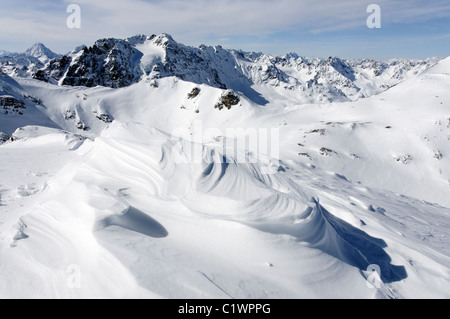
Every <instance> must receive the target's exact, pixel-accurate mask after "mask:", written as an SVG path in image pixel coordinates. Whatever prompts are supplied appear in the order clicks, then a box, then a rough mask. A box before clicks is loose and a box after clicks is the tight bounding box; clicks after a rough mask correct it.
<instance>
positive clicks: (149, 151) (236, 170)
mask: <svg viewBox="0 0 450 319" xmlns="http://www.w3.org/2000/svg"><path fill="white" fill-rule="evenodd" d="M28 142H29V143H30V141H28ZM189 143H191V142H188V141H185V140H180V139H179V138H173V137H171V136H169V135H167V134H165V133H163V132H161V131H159V130H156V129H146V128H144V127H143V126H142V125H140V124H119V123H113V124H112V125H111V126H110V127H109V128H108V129H107V130H106V131H105V132H104V133H103V134H102V135H101V136H100V137H98V138H97V139H95V141H90V140H86V141H85V143H84V145H82V146H81V147H80V148H79V149H78V150H77V152H78V154H79V156H78V158H77V159H76V160H75V161H73V162H72V163H71V164H69V165H67V166H65V167H64V168H63V169H62V170H61V171H60V172H59V173H58V174H57V175H56V176H55V177H54V178H53V179H51V180H50V181H48V182H47V186H46V189H45V191H43V192H42V194H41V195H40V197H39V200H38V201H39V205H36V207H37V208H36V209H35V210H33V211H31V212H29V213H27V214H25V215H24V216H22V217H21V218H20V223H21V225H25V226H23V227H22V230H21V232H22V233H23V234H26V236H22V237H20V236H19V237H17V234H16V237H15V238H16V239H15V240H14V242H13V244H14V245H12V246H14V248H9V249H6V250H5V249H3V251H2V260H3V262H2V263H3V264H4V265H5V264H6V267H5V268H6V269H12V268H13V267H15V269H14V274H15V276H14V281H9V282H7V286H8V289H5V288H4V289H3V290H0V294H1V295H2V296H6V295H11V294H12V295H13V296H14V295H15V294H19V291H16V290H15V289H14V288H15V287H23V286H25V285H26V281H29V280H31V281H32V282H33V283H35V285H36V286H31V287H29V289H28V291H27V292H26V293H25V296H38V295H39V296H45V297H55V296H58V297H74V296H87V297H103V296H112V297H123V296H126V297H131V296H147V297H149V296H150V297H155V296H158V295H159V296H163V297H177V296H181V295H183V296H184V297H205V296H207V297H223V292H224V291H226V292H227V294H228V295H229V296H233V297H243V296H245V297H262V296H266V297H269V296H272V297H286V296H287V297H298V296H308V297H312V296H325V297H332V296H339V297H370V296H374V293H375V292H376V291H373V290H370V289H368V288H367V287H366V284H365V275H364V271H365V270H366V269H367V267H368V265H369V264H371V263H375V264H378V265H380V266H381V268H382V274H383V275H382V279H383V280H384V282H385V283H389V282H395V281H399V280H402V279H405V278H406V277H407V273H406V271H405V268H404V267H403V266H395V265H393V264H392V262H391V259H390V257H389V255H388V254H387V253H386V252H385V250H384V248H386V247H387V245H386V243H385V242H384V241H383V240H381V239H377V238H374V237H371V236H369V235H368V234H366V233H365V232H364V231H362V230H360V229H358V228H355V227H354V226H352V225H350V224H349V223H347V222H344V221H343V220H341V219H339V218H337V217H335V216H333V215H332V214H331V213H329V212H328V211H327V210H326V209H325V208H324V207H323V206H321V205H320V204H319V202H318V200H317V199H315V198H317V197H316V194H314V192H313V191H311V189H308V187H305V188H303V186H302V184H301V183H298V182H297V181H294V180H292V179H291V178H290V177H289V174H287V173H285V171H286V170H289V168H288V167H287V166H285V164H283V163H280V165H281V166H280V168H281V169H279V170H278V172H274V173H273V174H269V175H268V174H266V173H262V172H264V170H262V167H264V166H266V165H267V164H262V163H255V164H250V163H237V162H236V161H235V160H234V159H233V158H228V159H226V158H225V157H224V156H223V154H221V153H220V151H219V150H217V149H214V147H213V146H205V145H203V146H201V148H200V149H201V152H202V161H201V162H198V163H188V162H185V161H183V160H182V159H181V158H180V155H182V154H183V150H184V149H190V148H189V147H188V144H189ZM75 203H76V204H75ZM205 228H209V230H205ZM130 231H131V233H130ZM118 238H120V240H118ZM145 243H146V244H145ZM275 244H276V245H275ZM287 248H288V249H289V250H291V253H290V254H287V255H286V254H285V251H286V249H287ZM174 251H176V253H174ZM167 252H170V253H169V254H167ZM242 254H247V255H248V256H247V257H246V258H244V259H241V258H242V256H241V255H242ZM205 255H206V256H209V257H208V258H207V259H205V257H204V256H205ZM125 256H127V257H126V258H125ZM130 256H141V257H139V258H137V259H135V258H134V257H133V258H128V257H130ZM249 256H250V258H249ZM262 256H266V258H268V259H270V260H271V261H270V262H268V261H265V260H264V259H262V258H264V257H262ZM123 258H125V260H126V261H124V259H123ZM272 258H273V260H272ZM305 258H307V259H306V260H305ZM147 259H148V260H147ZM222 259H224V260H225V261H226V262H225V263H224V264H222V263H221V262H219V261H220V260H222ZM142 260H146V261H145V262H146V266H147V267H142V265H140V263H142ZM174 261H178V262H180V263H181V264H177V262H174ZM200 261H201V263H200V264H199V262H200ZM272 263H274V264H275V267H273V265H272ZM31 264H33V265H34V266H33V267H32V268H33V269H35V271H36V272H35V273H30V272H29V271H30V270H29V269H30V268H29V266H30V265H31ZM73 264H75V265H77V267H79V269H80V272H81V278H82V280H81V282H80V287H78V288H79V289H69V288H67V282H66V280H64V279H65V275H67V274H66V273H65V269H66V267H67V266H68V265H73ZM263 265H266V266H267V265H268V266H267V267H268V269H265V270H264V266H263ZM271 265H272V266H271ZM312 265H314V266H312ZM160 267H164V268H163V269H161V268H160ZM177 267H182V268H183V270H182V271H181V270H180V272H177V274H178V275H174V274H173V273H172V271H173V270H174V269H175V268H177ZM277 267H280V270H282V269H284V268H285V269H288V270H289V271H288V272H287V277H286V276H285V275H286V273H283V276H281V273H278V272H277V271H275V274H274V273H272V274H270V273H269V274H268V273H267V271H270V269H271V268H274V269H277ZM296 267H299V270H300V269H301V272H302V275H300V276H298V273H297V271H296ZM330 267H332V268H334V270H333V271H331V270H330ZM254 271H255V272H256V273H253V272H254ZM330 271H331V272H332V273H334V275H333V276H339V278H340V279H339V280H335V281H331V280H329V279H326V278H328V277H329V275H330ZM240 272H246V273H253V274H252V275H251V276H250V277H248V278H249V279H248V278H247V275H242V274H241V273H240ZM336 272H337V273H336ZM161 273H164V274H165V276H164V277H160V275H161ZM170 274H172V275H174V276H176V277H177V278H176V279H173V278H171V276H170ZM309 276H313V277H314V278H316V279H318V278H321V279H320V280H318V281H317V282H309V281H308V280H306V278H307V277H309ZM205 278H206V279H209V280H211V281H212V282H214V283H215V285H217V287H221V289H217V287H216V286H215V285H212V286H211V285H208V283H207V282H206V281H205V280H206V279H205ZM214 278H216V279H214ZM217 278H219V279H217ZM244 278H247V279H246V280H244ZM285 280H293V283H295V284H294V286H293V287H289V285H287V283H286V282H285ZM342 280H345V281H346V285H345V289H338V287H337V286H339V285H342ZM324 281H326V282H327V283H326V285H327V287H334V288H336V289H331V290H326V291H322V290H321V289H320V285H321V282H324ZM236 283H238V284H236ZM205 286H207V287H206V288H205ZM335 286H336V287H335ZM38 287H39V288H38ZM377 296H379V297H382V296H384V297H394V296H395V294H394V292H392V291H391V289H389V288H388V287H387V286H383V289H382V290H380V291H379V292H378V295H377Z"/></svg>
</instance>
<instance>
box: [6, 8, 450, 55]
mask: <svg viewBox="0 0 450 319" xmlns="http://www.w3.org/2000/svg"><path fill="white" fill-rule="evenodd" d="M72 3H74V4H77V5H79V6H80V8H81V28H80V29H69V28H68V27H67V25H66V20H67V18H68V16H69V15H70V13H67V12H66V8H67V6H68V5H69V4H72ZM372 3H375V4H378V5H379V6H380V8H381V28H380V29H369V28H368V27H367V24H366V20H367V18H368V17H369V15H370V13H367V11H366V9H367V6H368V5H369V4H372ZM0 8H1V11H0V30H2V31H1V33H0V49H4V50H8V51H17V52H22V51H25V50H26V49H27V48H28V47H30V46H31V45H32V44H33V43H35V42H42V43H44V44H45V45H46V46H48V47H49V48H50V49H52V50H53V51H55V52H58V53H65V52H67V51H70V50H71V49H73V48H74V47H76V46H78V45H81V44H86V45H91V44H92V43H93V42H94V41H95V40H97V39H99V38H104V37H116V38H126V37H129V36H132V35H135V34H148V35H151V34H153V33H155V34H159V33H163V32H166V33H169V34H171V35H172V36H173V37H174V39H175V40H176V41H178V42H181V43H184V44H186V45H192V46H198V45H200V44H207V45H217V44H220V45H222V46H224V47H226V48H235V49H242V50H246V51H262V52H266V53H271V54H277V55H278V54H284V53H288V52H296V53H298V54H299V55H303V56H317V57H328V56H339V57H343V58H364V57H367V58H374V59H380V60H386V59H390V58H412V59H422V58H426V57H431V56H449V55H450V1H449V0H431V1H424V0H407V1H406V0H370V1H365V0H339V1H336V0H245V1H240V0H189V1H185V0H164V1H162V0H147V1H145V0H121V1H112V0H95V1H92V0H70V1H67V0H40V1H35V0H0Z"/></svg>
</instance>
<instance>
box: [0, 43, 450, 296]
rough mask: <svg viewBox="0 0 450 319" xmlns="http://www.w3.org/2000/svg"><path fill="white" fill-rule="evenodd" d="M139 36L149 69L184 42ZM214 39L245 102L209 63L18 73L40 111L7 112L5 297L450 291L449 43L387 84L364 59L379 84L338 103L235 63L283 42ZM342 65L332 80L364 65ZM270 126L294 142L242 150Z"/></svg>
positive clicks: (17, 93) (1, 178)
mask: <svg viewBox="0 0 450 319" xmlns="http://www.w3.org/2000/svg"><path fill="white" fill-rule="evenodd" d="M105 43H106V42H105ZM108 43H109V42H108ZM128 43H129V44H130V45H132V46H133V47H134V49H136V50H137V52H140V54H142V56H141V58H140V59H139V60H138V62H139V66H140V67H142V71H144V70H147V71H148V70H150V68H149V66H150V65H153V64H154V63H157V62H155V61H159V62H163V61H164V60H165V59H166V58H167V55H166V54H167V50H165V49H163V47H162V46H161V45H159V44H162V45H164V43H166V44H168V46H169V47H170V46H173V45H175V42H174V41H173V39H172V38H170V36H167V35H162V36H159V37H156V36H155V37H145V36H137V37H133V38H130V39H128ZM158 43H159V44H158ZM180 48H183V47H180ZM169 49H170V48H169ZM184 49H186V47H184ZM186 50H188V49H186ZM199 50H201V51H203V52H204V53H203V54H204V55H203V57H206V56H210V57H215V58H217V60H218V61H216V62H217V64H216V65H215V66H214V68H218V69H220V68H223V69H222V70H223V73H221V74H226V75H227V77H229V78H228V80H229V83H234V84H235V85H236V86H235V87H236V89H234V90H233V91H234V92H235V94H236V95H237V96H238V97H239V103H238V104H237V105H234V106H232V107H231V109H229V110H228V109H227V108H223V109H222V110H219V109H217V108H214V106H215V105H216V104H217V102H218V101H219V99H220V97H221V96H222V94H223V93H224V92H226V90H225V89H222V88H219V87H217V86H216V85H210V84H208V83H206V82H205V81H204V79H202V78H201V76H200V77H199V78H195V79H196V80H194V81H191V80H192V79H189V78H185V79H184V80H183V79H180V78H179V77H176V76H164V77H161V78H154V77H152V75H151V74H146V76H144V77H142V78H141V80H140V81H139V82H137V83H134V84H132V85H129V86H126V87H122V88H108V87H102V86H97V87H91V88H86V87H80V86H65V85H55V84H50V83H44V82H41V81H38V80H34V79H30V78H24V77H15V78H11V77H9V76H7V75H5V74H1V77H0V91H1V94H0V95H1V96H4V95H10V96H12V97H13V98H15V99H17V100H18V101H19V100H20V101H23V103H24V105H25V106H26V108H25V109H24V110H23V114H22V115H20V114H16V113H14V114H0V131H1V132H3V133H5V135H7V136H8V137H11V138H9V139H8V138H4V137H2V139H1V140H2V141H5V142H4V143H3V144H1V145H0V260H1V266H0V280H1V282H2V285H0V298H181V299H184V298H220V299H221V298H243V299H246V298H249V299H259V298H263V299H264V298H444V299H446V298H450V272H449V269H450V246H449V245H448V239H449V229H450V218H449V217H450V201H449V198H450V196H449V195H450V184H449V181H450V170H449V168H450V162H449V161H450V149H449V144H448V139H449V136H450V119H449V114H448V103H449V101H450V95H449V93H448V92H450V90H449V89H450V82H449V81H448V72H449V70H450V65H449V61H450V60H449V58H447V59H443V60H441V61H439V62H437V61H436V62H437V64H436V65H434V66H432V67H430V66H431V65H432V64H433V63H430V64H427V66H428V67H430V68H428V69H427V70H425V64H423V65H422V64H420V63H419V66H414V63H413V62H407V61H390V62H389V63H390V64H389V63H387V64H389V65H391V67H393V68H394V69H392V70H391V71H392V72H391V71H389V72H388V73H389V78H391V77H392V76H393V74H395V73H396V72H397V71H398V72H399V73H402V72H400V70H404V72H403V73H408V72H411V74H409V75H408V76H407V77H406V78H404V79H402V80H399V81H398V82H396V83H395V84H396V85H395V86H392V87H390V88H389V89H387V90H384V91H383V90H379V89H380V85H381V83H382V81H381V80H380V81H379V82H377V81H378V80H379V79H377V80H376V81H375V82H374V81H373V77H371V75H370V74H369V73H370V72H372V71H369V69H367V68H364V70H362V66H364V63H366V62H367V61H366V62H364V63H362V62H361V63H360V64H359V65H360V66H361V69H359V70H360V71H356V73H358V72H359V73H358V74H356V73H355V83H356V86H359V84H358V81H359V80H361V79H363V78H364V79H365V80H367V83H366V84H365V87H366V88H367V90H369V91H370V90H372V89H373V91H372V94H375V95H372V96H370V97H367V98H358V99H356V100H355V101H351V100H350V99H349V98H343V99H340V98H336V97H335V98H336V99H332V101H329V102H327V103H323V102H320V99H321V94H322V93H323V92H317V91H307V92H306V93H305V92H304V91H298V90H289V89H285V88H283V87H280V86H278V87H277V86H276V85H274V84H276V82H277V81H278V83H280V82H279V79H278V80H276V79H272V80H274V81H272V80H268V81H260V82H256V81H255V82H254V83H253V84H251V85H250V86H248V84H249V83H248V82H239V81H241V80H239V79H238V78H234V75H235V73H234V71H231V70H230V69H229V68H228V67H227V66H226V65H224V64H222V62H219V60H220V61H222V58H224V57H230V56H232V55H235V56H236V57H238V59H237V60H234V61H231V62H230V61H229V62H230V63H232V64H233V65H234V66H236V67H237V68H240V69H241V70H245V72H249V73H248V74H250V75H251V76H252V77H257V76H258V73H257V72H255V69H252V68H253V67H254V65H253V64H252V63H256V64H257V65H258V67H259V66H261V67H263V66H264V65H266V66H267V65H268V64H270V63H272V62H270V61H271V59H273V58H271V57H269V56H265V55H262V54H261V55H258V54H254V55H252V54H248V55H247V56H246V57H242V56H241V55H239V54H238V53H237V51H225V50H223V49H221V48H220V47H215V48H214V49H213V48H211V47H201V48H199ZM169 51H170V50H169ZM80 52H81V51H80ZM80 52H79V53H78V55H79V56H81V54H82V53H80ZM127 52H128V51H127ZM138 56H140V55H139V54H138ZM211 59H212V58H211ZM285 59H286V60H292V61H294V60H295V61H299V60H300V59H303V58H300V57H298V56H296V55H289V56H286V57H285ZM235 61H238V62H239V63H238V64H236V65H235V64H234V63H235ZM251 61H257V62H251ZM305 61H306V59H305ZM309 61H313V59H309ZM322 62H323V61H322ZM329 62H330V61H329ZM282 63H284V62H276V63H274V64H276V65H281V64H282ZM286 63H287V62H286ZM290 63H293V62H290ZM317 63H320V61H319V60H317ZM330 63H331V64H324V65H323V70H322V71H323V72H325V73H327V74H332V76H330V77H329V78H327V79H326V80H329V81H338V82H339V81H345V79H344V77H345V78H347V79H348V77H351V75H350V74H348V73H346V72H347V71H348V70H349V68H353V66H352V65H351V64H352V62H348V61H344V62H342V61H339V60H333V61H331V62H330ZM367 63H369V62H367ZM332 65H335V66H336V68H337V69H334V71H333V70H332V69H331V66H332ZM411 65H413V66H411ZM385 67H386V66H385ZM422 68H424V69H422ZM355 69H356V70H358V67H355ZM374 69H376V67H374ZM152 70H153V69H151V70H150V71H152ZM266 70H272V71H273V72H275V73H276V70H275V69H273V68H272V69H271V68H270V67H269V66H267V69H266ZM279 70H281V71H282V72H285V74H287V75H289V76H290V77H291V79H289V80H288V81H293V80H292V77H294V76H293V74H297V75H295V77H296V78H297V76H298V78H301V77H303V76H306V73H305V70H304V69H300V70H298V73H296V72H297V71H294V69H292V68H290V67H288V66H287V64H285V66H284V67H280V69H279ZM419 70H420V72H419ZM416 71H417V72H418V73H417V74H413V73H414V72H416ZM422 71H424V72H422ZM221 72H222V71H221ZM325 73H324V74H325ZM388 73H386V74H388ZM298 74H301V75H298ZM278 75H279V76H280V77H281V78H283V75H282V74H281V73H278ZM253 79H256V78H253ZM302 79H303V78H302ZM358 79H359V80H358ZM309 80H311V79H309ZM322 80H323V79H322ZM271 81H272V82H271ZM301 81H303V80H301ZM383 81H385V82H383V83H391V84H392V83H394V82H389V81H388V80H386V79H385V80H383ZM392 81H394V80H392ZM199 82H200V83H199ZM281 82H282V81H281ZM239 83H247V84H245V85H244V86H242V87H241V89H239ZM292 83H294V82H292ZM330 83H331V82H330ZM327 85H328V84H327ZM338 86H339V84H338V83H337V82H335V83H334V84H330V87H338ZM194 88H197V89H198V90H199V91H198V92H199V94H198V96H196V97H194V98H190V97H189V93H190V92H192V90H193V89H194ZM249 88H251V89H253V90H254V92H258V94H261V97H262V98H263V99H265V100H266V103H264V105H261V104H259V103H257V102H255V99H254V98H252V96H249V95H248V92H250V91H246V90H247V89H249ZM316 89H317V88H316ZM347 89H348V90H351V87H350V86H348V87H347ZM382 91H383V92H382ZM309 93H312V95H311V96H310V97H305V94H306V95H307V94H309ZM347 93H348V92H347ZM365 93H366V92H364V94H365ZM350 95H351V94H350ZM346 96H348V95H346ZM252 128H253V129H254V130H252ZM233 129H234V130H233ZM238 129H241V130H238ZM259 129H267V131H266V133H267V132H269V130H270V129H277V134H279V139H277V140H278V141H279V142H280V143H279V145H278V147H279V154H260V153H263V150H261V148H258V147H254V145H253V146H251V147H249V149H245V150H243V149H238V150H236V152H234V150H233V151H230V145H233V144H232V142H234V141H239V140H240V139H242V136H249V137H251V134H252V132H255V131H257V130H259ZM236 132H237V133H236ZM235 133H236V134H235ZM277 136H278V135H277ZM193 155H194V157H193ZM269 155H270V156H269ZM370 265H378V266H379V267H380V270H381V279H382V281H383V282H382V283H381V285H380V287H379V289H371V288H369V287H368V283H367V280H366V279H368V278H369V277H370V276H371V275H372V273H371V268H370V267H369V266H370Z"/></svg>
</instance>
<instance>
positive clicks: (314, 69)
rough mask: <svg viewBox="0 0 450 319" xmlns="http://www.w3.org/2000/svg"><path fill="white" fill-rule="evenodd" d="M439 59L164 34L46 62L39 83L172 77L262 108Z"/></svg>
mask: <svg viewBox="0 0 450 319" xmlns="http://www.w3.org/2000/svg"><path fill="white" fill-rule="evenodd" d="M435 62H436V61H435V60H427V61H407V60H392V61H389V62H376V61H370V60H362V61H359V60H342V59H339V58H328V59H324V60H322V59H310V58H304V57H299V56H297V55H295V54H289V55H285V56H283V57H273V56H270V55H266V54H262V53H246V52H242V51H235V50H226V49H223V48H222V47H221V46H215V47H210V46H204V45H201V46H200V47H199V48H193V47H189V46H185V45H182V44H179V43H177V42H176V41H174V39H173V38H172V37H171V36H170V35H168V34H161V35H159V36H156V35H152V36H145V35H138V36H134V37H131V38H128V39H125V40H118V39H103V40H98V41H97V42H96V43H95V44H94V45H93V46H92V47H89V48H88V47H85V48H84V49H83V50H82V52H80V53H79V54H69V55H67V56H64V57H62V58H61V59H60V60H59V61H54V62H53V64H51V65H47V67H46V68H43V69H42V70H40V71H39V74H38V76H37V77H36V78H37V79H40V80H45V81H49V82H59V83H60V84H64V85H81V86H88V87H92V86H96V85H103V86H108V87H112V88H117V87H125V86H129V85H131V84H133V83H136V82H138V81H140V80H142V79H145V78H147V79H148V78H149V79H159V78H163V77H171V76H175V77H177V78H179V79H181V80H184V81H189V82H194V83H197V84H207V85H210V86H213V87H217V88H221V89H226V88H229V89H233V90H235V91H239V92H242V93H243V94H244V95H246V96H247V97H248V98H249V99H251V100H252V101H253V102H255V103H257V104H260V105H265V104H267V103H268V102H270V101H269V100H268V99H266V98H265V97H264V95H265V94H266V93H267V92H272V94H280V95H284V96H288V97H289V98H290V99H292V102H296V103H329V102H343V101H350V100H357V99H360V98H363V97H368V96H371V95H374V94H379V93H381V92H382V91H384V90H386V89H388V88H389V87H392V86H393V85H396V84H398V83H400V82H401V81H403V80H405V79H407V78H409V77H411V76H412V75H415V74H417V73H419V72H421V71H423V70H425V69H426V68H428V67H429V66H431V65H433V64H434V63H435ZM266 95H267V94H266Z"/></svg>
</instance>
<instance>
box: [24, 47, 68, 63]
mask: <svg viewBox="0 0 450 319" xmlns="http://www.w3.org/2000/svg"><path fill="white" fill-rule="evenodd" d="M25 55H26V56H31V57H34V58H37V59H38V60H39V61H41V62H42V63H44V64H45V63H47V62H48V61H50V60H52V59H57V58H59V57H60V55H59V54H56V53H54V52H53V51H51V50H50V49H49V48H47V47H46V46H45V45H43V44H42V43H35V44H33V46H31V47H30V48H28V50H26V51H25Z"/></svg>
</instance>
